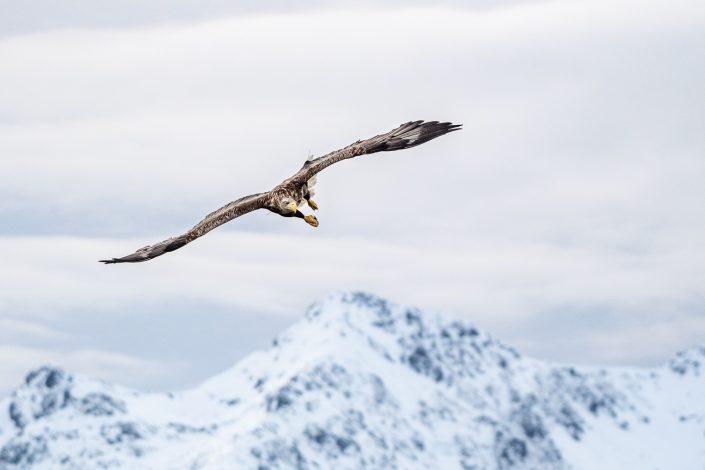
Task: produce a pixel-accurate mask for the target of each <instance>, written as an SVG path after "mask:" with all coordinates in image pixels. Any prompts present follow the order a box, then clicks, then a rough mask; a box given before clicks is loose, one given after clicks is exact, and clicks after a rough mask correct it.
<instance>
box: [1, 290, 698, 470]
mask: <svg viewBox="0 0 705 470" xmlns="http://www.w3.org/2000/svg"><path fill="white" fill-rule="evenodd" d="M704 361H705V347H697V348H692V349H690V350H687V351H684V352H681V353H678V354H677V355H676V356H675V357H674V358H673V359H671V360H670V361H669V362H668V363H667V364H665V365H664V366H662V367H659V368H653V369H636V368H625V367H622V368H600V367H583V366H580V367H578V366H575V367H574V366H570V365H565V364H552V363H547V362H544V361H539V360H536V359H532V358H528V357H525V356H522V355H521V354H519V353H518V352H517V351H516V350H514V349H513V348H511V347H509V346H506V345H504V344H502V343H501V342H499V341H497V340H495V339H493V338H492V337H491V336H490V335H488V334H486V333H485V332H483V331H482V330H480V329H478V328H476V327H474V326H473V325H470V324H468V323H467V322H463V321H460V320H458V319H454V318H452V317H450V316H447V315H444V314H437V313H436V314H431V313H426V312H422V311H421V310H419V309H415V308H411V307H404V306H401V305H398V304H395V303H392V302H389V301H387V300H385V299H382V298H380V297H376V296H373V295H370V294H366V293H361V292H339V293H335V294H332V295H330V296H329V297H328V298H326V299H325V300H323V301H322V302H318V303H316V304H314V305H312V306H311V307H310V308H309V309H308V311H307V312H306V313H305V315H304V317H303V319H302V320H301V321H299V322H298V323H296V324H295V325H293V326H292V327H290V328H289V329H287V330H286V331H285V332H283V333H282V334H280V335H278V336H277V337H276V338H275V339H274V341H273V344H272V347H271V348H270V349H268V350H265V351H258V352H255V353H253V354H250V355H249V356H247V357H246V358H244V359H243V360H242V361H240V362H238V363H237V364H236V365H235V366H234V367H232V368H230V369H228V370H226V371H224V372H223V373H221V374H218V375H216V376H214V377H212V378H210V379H208V380H206V381H204V382H203V383H202V384H200V385H199V386H197V387H195V388H194V389H191V390H187V391H183V392H176V393H145V392H139V391H136V390H131V389H127V388H124V387H120V386H115V385H111V384H106V383H104V382H101V381H97V380H93V379H89V378H86V377H81V376H77V375H71V374H68V373H66V372H64V371H62V370H60V369H57V368H52V367H42V368H39V369H36V370H34V371H31V372H30V373H29V374H28V375H27V377H26V380H25V383H24V384H23V385H21V386H20V387H18V388H17V389H16V390H15V391H14V392H12V394H11V395H10V396H8V397H6V398H5V399H2V400H0V468H2V469H3V470H4V469H8V470H13V469H20V468H155V469H157V468H189V469H196V468H216V469H218V468H256V469H262V470H264V469H277V468H281V469H285V468H286V469H288V468H296V469H315V468H322V469H324V468H332V467H336V468H344V469H347V468H350V469H353V468H399V469H406V468H444V469H445V468H449V469H450V468H460V469H470V468H478V469H485V468H487V469H491V468H498V469H500V468H501V469H505V468H521V469H525V468H526V469H530V468H541V469H547V468H556V469H563V468H576V469H580V468H600V469H604V468H626V467H627V466H629V465H631V466H636V467H637V468H654V469H656V468H664V469H666V468H680V469H688V468H702V467H703V464H704V463H705V440H704V439H703V432H704V431H705V403H701V402H702V400H699V397H701V396H703V392H705V377H703V370H702V369H703V363H704Z"/></svg>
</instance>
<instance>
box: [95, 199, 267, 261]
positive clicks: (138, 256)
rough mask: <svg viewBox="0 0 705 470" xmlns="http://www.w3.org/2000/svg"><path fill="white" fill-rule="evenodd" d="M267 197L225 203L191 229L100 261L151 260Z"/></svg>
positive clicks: (255, 208)
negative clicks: (118, 256) (119, 255)
mask: <svg viewBox="0 0 705 470" xmlns="http://www.w3.org/2000/svg"><path fill="white" fill-rule="evenodd" d="M267 197H268V193H259V194H252V195H250V196H246V197H243V198H240V199H237V200H235V201H233V202H230V203H228V204H226V205H224V206H223V207H221V208H220V209H218V210H216V211H213V212H211V213H210V214H208V215H207V216H206V217H205V218H204V219H203V220H201V221H200V222H199V223H197V224H196V225H194V226H193V228H192V229H191V230H189V231H188V232H186V233H184V234H182V235H179V236H176V237H171V238H167V239H166V240H164V241H162V242H159V243H155V244H154V245H148V246H145V247H143V248H140V249H139V250H137V251H135V252H134V253H132V254H129V255H127V256H123V257H122V258H112V259H109V260H100V262H101V263H105V264H115V263H139V262H142V261H149V260H150V259H153V258H156V257H157V256H161V255H163V254H164V253H169V252H170V251H174V250H178V249H179V248H181V247H182V246H184V245H187V244H188V243H191V242H192V241H194V240H195V239H197V238H199V237H202V236H203V235H205V234H206V233H208V232H210V231H211V230H213V229H214V228H216V227H219V226H221V225H223V224H225V223H227V222H230V221H231V220H233V219H235V218H237V217H240V216H241V215H245V214H247V213H248V212H252V211H254V210H257V209H261V208H262V207H264V205H265V203H266V201H267Z"/></svg>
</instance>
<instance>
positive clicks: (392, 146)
mask: <svg viewBox="0 0 705 470" xmlns="http://www.w3.org/2000/svg"><path fill="white" fill-rule="evenodd" d="M461 126H462V124H452V123H450V122H438V121H429V122H424V121H412V122H407V123H406V124H402V125H401V126H399V127H397V128H396V129H394V130H393V131H390V132H387V133H386V134H382V135H379V136H377V137H376V138H374V139H373V141H372V142H371V145H370V146H369V147H368V150H367V153H374V152H390V151H393V150H402V149H408V148H411V147H416V146H417V145H421V144H423V143H425V142H428V141H429V140H433V139H435V138H436V137H440V136H442V135H445V134H447V133H449V132H453V131H457V130H459V129H460V128H461Z"/></svg>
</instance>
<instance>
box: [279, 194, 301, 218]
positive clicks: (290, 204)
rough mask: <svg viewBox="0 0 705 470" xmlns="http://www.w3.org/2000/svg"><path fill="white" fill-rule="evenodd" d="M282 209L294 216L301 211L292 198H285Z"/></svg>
mask: <svg viewBox="0 0 705 470" xmlns="http://www.w3.org/2000/svg"><path fill="white" fill-rule="evenodd" d="M281 208H282V210H284V211H285V212H288V213H291V214H294V213H296V211H297V210H299V205H298V204H297V203H296V201H294V200H293V199H292V198H290V197H285V198H284V199H282V201H281Z"/></svg>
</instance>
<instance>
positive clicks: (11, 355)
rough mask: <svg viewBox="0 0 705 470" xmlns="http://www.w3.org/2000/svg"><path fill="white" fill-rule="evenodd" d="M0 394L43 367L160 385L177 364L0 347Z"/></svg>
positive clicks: (95, 352) (94, 353) (108, 354)
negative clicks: (35, 369) (0, 365)
mask: <svg viewBox="0 0 705 470" xmlns="http://www.w3.org/2000/svg"><path fill="white" fill-rule="evenodd" d="M0 363H2V364H3V367H2V368H0V392H3V391H7V389H9V388H10V387H15V386H18V385H20V384H21V383H22V380H23V378H24V377H25V375H26V374H27V372H28V371H29V370H31V369H34V368H36V367H39V366H43V365H52V366H55V367H62V368H65V369H66V370H68V371H69V372H75V373H80V374H83V375H88V376H90V377H94V378H98V379H102V380H106V381H111V382H119V383H121V384H124V385H128V386H129V385H140V386H142V387H149V386H150V384H151V385H152V386H154V385H155V384H160V383H161V382H163V381H164V380H169V378H170V377H173V376H174V375H177V374H178V373H179V365H178V364H168V363H164V362H159V361H150V360H146V359H142V358H136V357H130V356H126V355H123V354H116V353H112V352H107V351H100V350H81V349H79V350H74V351H57V350H54V349H51V350H50V349H38V348H27V347H23V346H15V345H0Z"/></svg>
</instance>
